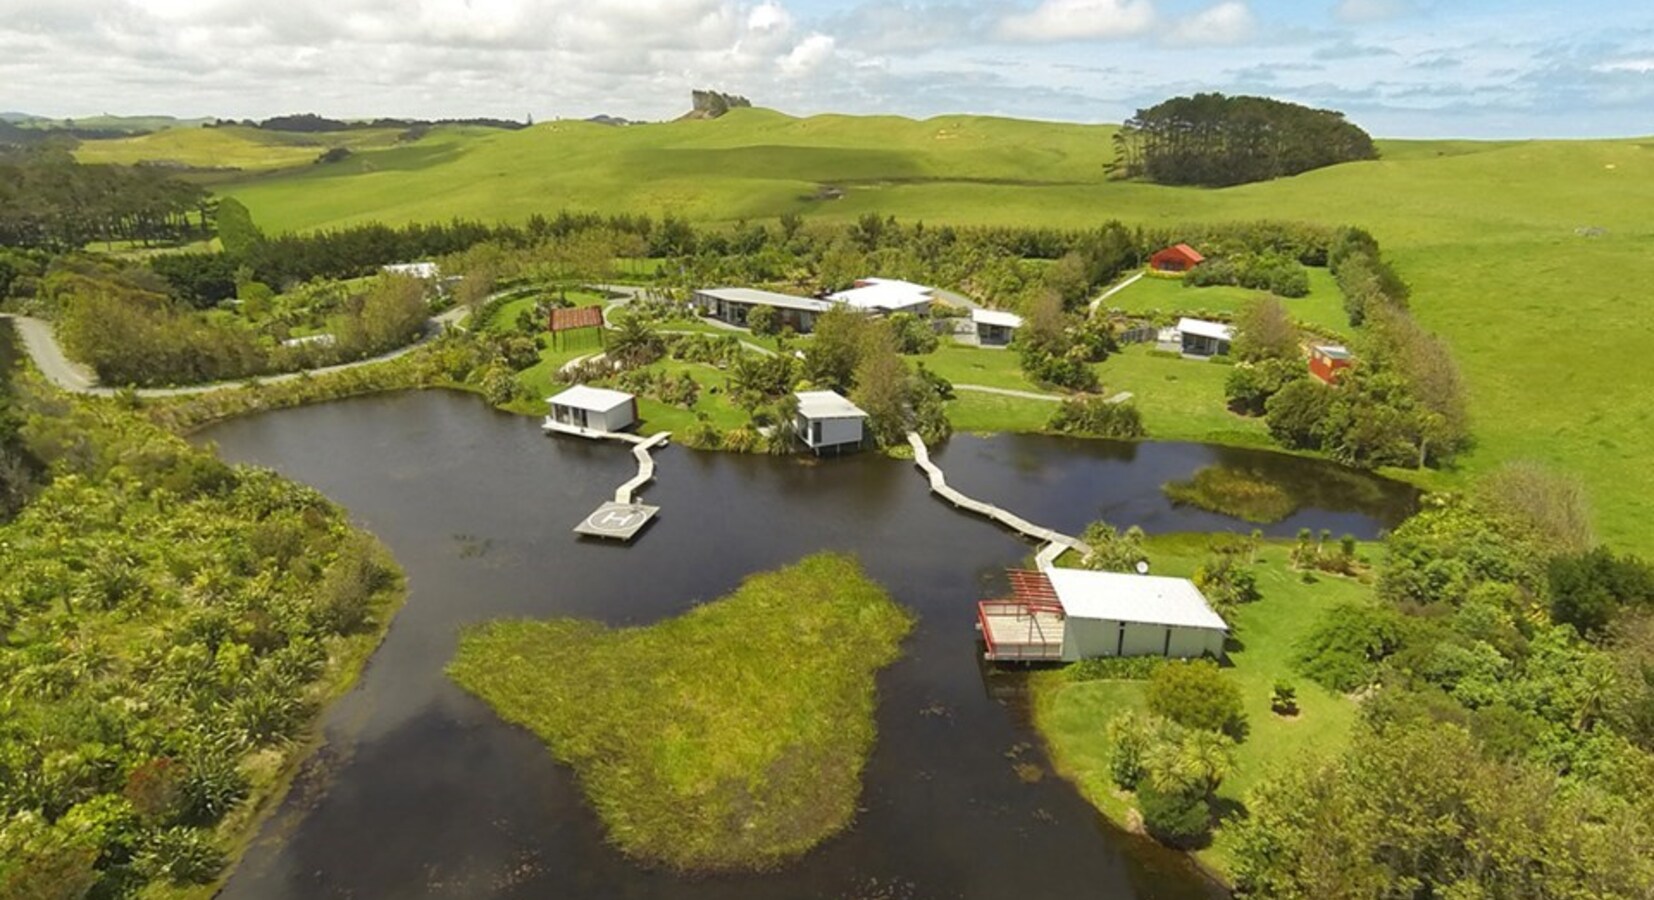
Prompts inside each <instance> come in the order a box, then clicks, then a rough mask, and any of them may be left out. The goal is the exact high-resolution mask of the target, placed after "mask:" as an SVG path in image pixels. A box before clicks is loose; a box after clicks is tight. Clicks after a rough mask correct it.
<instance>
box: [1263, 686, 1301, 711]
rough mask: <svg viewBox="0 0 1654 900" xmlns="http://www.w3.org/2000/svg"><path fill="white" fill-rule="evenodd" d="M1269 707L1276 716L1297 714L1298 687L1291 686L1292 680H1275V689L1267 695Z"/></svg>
mask: <svg viewBox="0 0 1654 900" xmlns="http://www.w3.org/2000/svg"><path fill="white" fill-rule="evenodd" d="M1269 708H1270V710H1272V711H1273V712H1274V713H1275V715H1277V716H1295V715H1297V714H1298V689H1297V688H1296V687H1293V686H1292V682H1290V681H1277V682H1275V689H1274V690H1273V691H1271V692H1270V695H1269Z"/></svg>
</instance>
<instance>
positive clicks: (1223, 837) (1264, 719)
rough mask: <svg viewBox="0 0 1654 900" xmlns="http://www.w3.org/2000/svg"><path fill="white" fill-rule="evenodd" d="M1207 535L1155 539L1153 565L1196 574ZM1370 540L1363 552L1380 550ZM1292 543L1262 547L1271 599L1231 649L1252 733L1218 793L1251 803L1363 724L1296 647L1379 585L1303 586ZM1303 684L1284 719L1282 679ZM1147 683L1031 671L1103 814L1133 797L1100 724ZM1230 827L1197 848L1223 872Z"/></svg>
mask: <svg viewBox="0 0 1654 900" xmlns="http://www.w3.org/2000/svg"><path fill="white" fill-rule="evenodd" d="M1206 541H1207V538H1206V536H1205V535H1164V536H1156V537H1153V538H1150V539H1149V542H1148V545H1147V548H1148V551H1149V556H1150V558H1151V559H1153V560H1154V567H1155V571H1157V572H1159V573H1160V574H1164V575H1181V576H1184V577H1188V576H1190V575H1193V574H1194V570H1195V569H1196V568H1197V567H1198V566H1199V565H1200V563H1201V561H1202V560H1203V559H1204V558H1205V556H1206V552H1207V551H1206ZM1378 549H1379V546H1378V545H1376V544H1364V545H1362V546H1361V548H1360V550H1359V551H1358V552H1359V553H1361V554H1363V555H1371V554H1373V553H1375V552H1377V551H1378ZM1290 550H1291V544H1290V542H1287V541H1271V542H1266V543H1265V544H1264V546H1263V549H1262V550H1261V551H1260V552H1259V556H1258V565H1257V575H1258V588H1259V590H1260V591H1261V592H1262V594H1263V599H1261V600H1258V601H1256V602H1254V603H1249V604H1246V605H1245V606H1243V607H1241V611H1240V613H1239V614H1238V616H1237V617H1236V621H1235V622H1232V623H1231V624H1232V625H1234V626H1235V628H1236V633H1237V634H1238V636H1239V639H1240V648H1239V649H1231V651H1230V654H1229V658H1230V661H1231V662H1232V663H1233V665H1232V667H1230V668H1227V669H1226V670H1225V671H1226V672H1228V674H1229V676H1230V677H1231V678H1233V679H1234V681H1235V683H1236V684H1237V686H1239V687H1240V690H1241V697H1242V702H1243V705H1244V707H1245V710H1246V717H1247V724H1248V728H1249V730H1248V733H1247V737H1246V740H1245V741H1243V742H1242V743H1241V744H1240V745H1239V747H1237V749H1236V754H1235V774H1233V775H1231V776H1230V777H1229V778H1228V779H1227V780H1225V781H1224V783H1223V787H1222V788H1221V789H1220V790H1219V791H1218V796H1219V798H1220V799H1223V800H1228V801H1230V802H1232V803H1241V802H1243V800H1244V798H1245V796H1246V792H1247V791H1248V790H1250V789H1251V788H1252V786H1253V785H1256V784H1258V783H1259V782H1261V781H1263V780H1265V779H1266V778H1267V777H1268V776H1269V774H1270V773H1272V772H1274V771H1277V770H1279V769H1280V768H1282V767H1286V766H1295V765H1302V764H1303V762H1304V760H1306V759H1309V758H1317V759H1325V758H1328V757H1331V756H1334V755H1336V754H1338V753H1340V752H1341V751H1342V750H1343V749H1344V747H1345V745H1346V744H1347V743H1348V742H1349V738H1350V731H1351V729H1352V727H1353V726H1354V724H1355V718H1356V711H1357V710H1356V705H1355V703H1353V702H1352V701H1350V700H1348V699H1347V698H1345V697H1342V696H1340V695H1338V694H1334V693H1332V692H1330V691H1328V690H1326V689H1325V688H1322V687H1321V686H1320V685H1317V684H1314V683H1313V682H1310V681H1308V680H1306V679H1303V678H1301V677H1299V676H1298V675H1297V674H1296V673H1295V672H1294V671H1293V670H1292V660H1293V658H1294V656H1295V653H1296V647H1297V645H1298V643H1299V642H1300V641H1301V640H1302V639H1303V637H1304V636H1305V635H1306V634H1307V633H1308V632H1309V631H1310V630H1311V629H1312V628H1313V627H1314V626H1315V624H1316V622H1317V621H1318V620H1319V618H1320V616H1321V614H1322V613H1323V612H1324V611H1325V610H1327V609H1329V608H1331V607H1333V606H1336V605H1338V604H1340V603H1344V602H1350V601H1362V600H1370V599H1371V598H1372V587H1371V586H1370V585H1367V584H1363V583H1361V582H1359V581H1356V580H1354V579H1350V578H1340V577H1336V576H1331V575H1318V576H1317V578H1318V580H1317V581H1316V582H1315V583H1314V584H1305V583H1304V582H1303V581H1302V580H1301V579H1300V578H1299V576H1298V574H1297V573H1296V572H1293V571H1292V570H1291V569H1290V568H1288V565H1287V554H1288V553H1289V551H1290ZM1281 679H1285V680H1287V681H1290V682H1292V683H1293V684H1294V685H1295V686H1296V687H1297V688H1298V705H1299V709H1300V712H1299V714H1298V715H1297V716H1293V717H1290V718H1284V717H1282V716H1278V715H1275V713H1273V712H1272V711H1271V710H1270V708H1269V700H1270V695H1271V693H1272V691H1273V690H1274V686H1275V682H1276V681H1277V680H1281ZM1144 685H1145V682H1141V681H1083V682H1070V681H1068V680H1067V679H1066V678H1065V676H1064V675H1063V673H1062V672H1061V671H1060V670H1049V671H1043V672H1037V673H1035V674H1034V675H1033V676H1032V679H1031V686H1032V688H1033V698H1034V722H1035V725H1036V726H1038V728H1039V730H1040V734H1041V735H1042V736H1043V737H1044V738H1045V741H1046V744H1047V746H1048V747H1049V749H1050V751H1051V757H1052V760H1053V762H1054V763H1055V765H1056V767H1057V769H1058V771H1060V772H1061V773H1062V774H1063V775H1064V776H1065V777H1067V778H1069V779H1071V780H1072V781H1073V782H1074V783H1075V784H1076V785H1077V786H1078V787H1079V789H1080V792H1081V793H1082V794H1084V795H1085V797H1086V798H1087V799H1088V800H1090V801H1091V802H1092V803H1093V804H1094V805H1096V806H1097V808H1098V809H1100V810H1102V811H1103V813H1105V814H1106V815H1108V816H1109V817H1110V818H1113V819H1114V820H1116V821H1119V822H1124V821H1125V820H1126V817H1127V811H1128V810H1129V809H1130V808H1132V806H1133V804H1134V801H1133V800H1132V799H1131V797H1130V795H1128V794H1125V793H1123V792H1121V791H1120V790H1119V789H1118V788H1116V787H1115V785H1114V783H1113V781H1112V780H1111V778H1110V777H1109V760H1110V758H1111V756H1110V754H1111V750H1110V748H1109V745H1108V740H1107V737H1106V735H1105V732H1104V729H1103V728H1102V725H1103V724H1104V723H1106V722H1108V720H1109V719H1111V718H1113V717H1114V715H1116V714H1117V713H1119V712H1121V711H1123V710H1129V709H1139V708H1141V707H1142V706H1143V688H1144ZM1229 854H1230V843H1229V839H1228V835H1227V832H1226V831H1225V830H1224V829H1223V827H1222V826H1221V825H1220V826H1219V828H1218V829H1217V832H1216V834H1215V838H1214V841H1213V844H1212V846H1211V847H1209V848H1207V849H1205V850H1202V851H1200V852H1199V853H1198V854H1197V855H1198V856H1199V857H1200V858H1201V859H1202V860H1203V861H1205V862H1207V863H1209V864H1211V865H1213V866H1215V867H1216V868H1217V869H1218V870H1220V871H1224V870H1225V869H1226V867H1227V864H1228V861H1229V858H1230V855H1229Z"/></svg>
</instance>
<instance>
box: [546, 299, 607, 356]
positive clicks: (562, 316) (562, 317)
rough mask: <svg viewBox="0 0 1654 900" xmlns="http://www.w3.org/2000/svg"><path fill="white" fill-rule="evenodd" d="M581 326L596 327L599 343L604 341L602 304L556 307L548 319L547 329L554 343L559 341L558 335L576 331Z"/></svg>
mask: <svg viewBox="0 0 1654 900" xmlns="http://www.w3.org/2000/svg"><path fill="white" fill-rule="evenodd" d="M581 328H596V329H597V339H598V343H600V344H601V343H602V341H603V308H602V307H600V306H576V307H574V308H572V309H554V310H552V311H551V315H550V316H549V317H548V318H547V320H546V330H547V331H549V332H551V340H552V344H553V345H554V346H555V345H556V343H557V336H558V335H560V334H562V333H563V332H565V331H575V330H578V329H581Z"/></svg>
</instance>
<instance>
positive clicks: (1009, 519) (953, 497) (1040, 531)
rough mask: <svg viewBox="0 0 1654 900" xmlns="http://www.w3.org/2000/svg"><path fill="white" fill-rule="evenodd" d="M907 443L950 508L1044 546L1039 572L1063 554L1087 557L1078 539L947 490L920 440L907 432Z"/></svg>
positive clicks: (927, 448)
mask: <svg viewBox="0 0 1654 900" xmlns="http://www.w3.org/2000/svg"><path fill="white" fill-rule="evenodd" d="M907 442H908V443H909V444H911V445H912V446H913V462H914V463H915V464H916V465H918V467H919V468H920V469H923V470H924V472H925V475H926V477H927V478H929V479H930V489H931V491H933V492H934V493H936V494H937V495H939V496H941V497H942V498H943V499H945V500H947V501H948V502H949V503H952V504H953V505H954V506H957V507H959V508H961V509H967V510H970V511H971V512H973V513H976V514H977V515H979V516H983V517H985V518H988V519H991V520H993V521H995V522H998V523H999V524H1001V525H1004V526H1005V527H1006V528H1009V529H1011V530H1012V531H1016V532H1020V533H1021V534H1023V535H1026V536H1027V537H1031V538H1033V539H1034V540H1036V541H1039V542H1040V543H1042V544H1044V545H1045V546H1044V547H1043V548H1042V549H1041V550H1040V552H1039V554H1038V555H1037V556H1035V559H1036V560H1037V561H1038V563H1039V567H1040V568H1041V569H1045V568H1049V567H1050V566H1051V565H1052V564H1054V563H1055V562H1056V560H1057V557H1059V556H1061V555H1062V554H1063V552H1064V551H1067V550H1073V551H1075V552H1077V553H1079V554H1080V555H1081V556H1085V557H1089V556H1091V552H1092V551H1091V548H1090V547H1089V546H1087V545H1086V543H1085V542H1084V541H1082V540H1080V539H1079V538H1075V537H1070V536H1068V535H1066V534H1062V533H1061V532H1057V531H1052V530H1051V529H1049V528H1045V527H1043V526H1040V525H1035V524H1034V523H1032V522H1030V521H1028V520H1027V519H1024V518H1022V517H1021V516H1019V515H1017V514H1015V513H1012V512H1008V511H1006V510H1003V509H1000V508H999V507H997V506H995V505H993V504H992V503H984V502H982V501H981V500H974V499H972V498H970V497H967V496H965V495H964V494H962V493H960V492H959V491H958V490H956V489H955V488H952V487H949V486H948V479H947V476H945V475H943V474H942V470H941V469H940V468H938V467H937V466H936V464H935V463H933V462H931V461H930V448H929V447H926V446H925V441H924V438H921V437H919V435H918V433H917V432H912V431H910V432H908V433H907Z"/></svg>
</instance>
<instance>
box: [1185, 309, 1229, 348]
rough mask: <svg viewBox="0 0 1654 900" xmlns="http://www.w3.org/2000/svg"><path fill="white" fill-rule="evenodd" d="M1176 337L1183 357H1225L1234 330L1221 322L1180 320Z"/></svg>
mask: <svg viewBox="0 0 1654 900" xmlns="http://www.w3.org/2000/svg"><path fill="white" fill-rule="evenodd" d="M1177 336H1178V340H1179V341H1180V342H1181V343H1182V345H1183V355H1184V356H1227V355H1228V354H1229V345H1230V343H1231V342H1233V341H1234V340H1235V330H1234V329H1233V328H1231V327H1229V326H1228V325H1225V324H1223V323H1222V322H1208V321H1206V320H1205V319H1189V318H1182V319H1178V320H1177Z"/></svg>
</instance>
